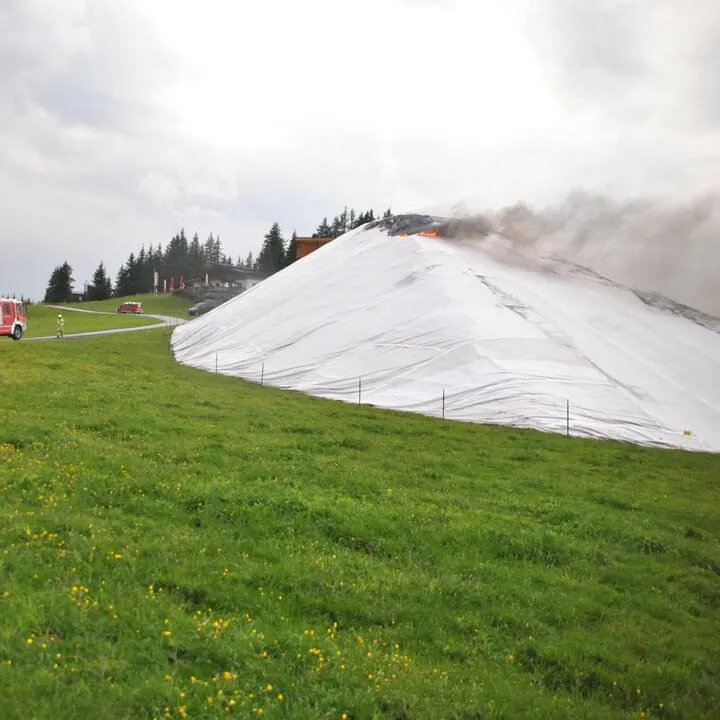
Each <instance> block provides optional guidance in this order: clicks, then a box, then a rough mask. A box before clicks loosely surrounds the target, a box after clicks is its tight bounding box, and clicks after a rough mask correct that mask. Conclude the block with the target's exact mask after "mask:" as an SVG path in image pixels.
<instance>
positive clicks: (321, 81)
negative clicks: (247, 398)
mask: <svg viewBox="0 0 720 720" xmlns="http://www.w3.org/2000/svg"><path fill="white" fill-rule="evenodd" d="M719 29H720V11H719V10H718V9H717V7H716V3H714V2H713V0H705V1H702V0H692V1H691V2H690V3H688V4H686V5H685V6H683V7H680V6H679V5H678V4H677V3H676V2H674V1H673V0H661V1H660V2H650V0H637V2H634V1H633V2H609V0H607V1H603V0H595V1H594V2H587V3H580V4H578V3H575V2H571V0H544V1H541V2H537V3H536V2H531V1H530V0H507V2H505V3H489V4H488V3H477V2H475V0H454V1H452V0H448V1H447V2H445V1H441V0H439V1H436V2H433V1H432V0H394V1H393V2H387V1H386V0H367V2H363V3H360V2H357V3H352V2H344V3H338V2H333V1H331V0H307V1H306V2H304V3H294V2H290V0H269V1H268V2H262V3H260V2H257V3H236V2H231V0H205V2H203V3H194V2H190V1H189V0H183V1H178V0H117V1H116V2H113V3H107V2H103V1H102V0H5V2H3V3H2V4H1V5H0V67H1V68H2V72H0V187H2V194H1V195H0V210H2V213H3V218H4V230H3V235H2V236H0V258H1V261H0V292H3V291H7V290H15V291H16V292H25V293H30V294H32V295H33V296H35V297H39V296H40V295H41V294H42V292H43V289H44V284H45V282H46V280H47V278H48V277H49V274H50V271H51V270H52V267H53V266H54V265H56V264H58V263H60V262H62V261H63V260H65V259H67V260H68V261H69V262H70V263H71V265H73V267H74V268H75V270H76V272H75V274H76V277H77V278H78V280H80V281H82V280H84V279H85V278H87V277H89V275H90V274H91V273H92V270H93V269H94V267H95V266H96V265H97V263H98V262H99V260H100V259H103V260H105V262H106V264H107V265H108V267H109V268H110V270H111V271H112V272H113V273H114V272H115V271H116V270H117V267H118V266H119V264H120V263H121V262H122V261H123V260H124V259H125V258H126V257H127V255H128V254H129V253H130V252H131V251H133V250H136V249H137V248H138V246H139V244H141V243H145V244H149V243H154V244H155V243H158V242H163V243H166V242H167V241H168V240H169V238H170V237H171V236H172V235H173V234H174V233H175V232H177V231H178V229H179V228H180V227H183V226H184V227H185V229H186V231H188V232H191V233H192V232H193V231H194V230H196V229H197V230H198V231H199V232H200V233H201V234H202V235H206V234H208V233H209V232H211V231H212V232H214V233H219V234H220V235H221V237H222V238H223V240H224V242H225V246H226V249H227V250H228V251H231V252H232V254H233V255H234V256H237V255H238V254H242V255H245V254H247V252H248V251H249V250H253V251H254V250H256V249H257V248H258V246H259V244H260V242H261V239H262V234H263V232H265V230H266V229H267V227H268V226H269V225H270V224H271V223H272V222H273V221H275V220H277V221H279V222H280V223H281V225H282V226H283V228H284V229H286V231H287V232H288V233H289V232H291V231H292V229H297V230H298V231H299V232H301V233H303V232H311V231H312V230H313V229H314V226H315V225H316V224H317V223H318V222H319V221H320V219H321V218H322V216H323V215H327V214H333V213H335V212H338V211H340V210H341V209H342V207H343V206H345V205H350V206H355V207H356V208H362V207H368V206H373V207H375V209H377V210H379V209H382V208H384V207H387V206H389V205H390V206H392V207H393V208H394V209H398V210H400V209H412V208H414V207H419V206H428V205H438V204H443V203H445V204H446V203H452V202H454V201H457V200H461V199H465V198H472V199H474V200H473V201H474V202H475V203H478V204H483V205H485V206H487V207H493V206H498V205H503V204H509V203H514V202H515V201H517V200H527V201H529V202H534V203H545V202H552V201H554V200H558V199H560V198H562V197H563V196H564V195H565V194H566V193H567V192H568V191H570V190H571V189H572V188H574V187H576V186H584V187H586V188H589V189H593V188H594V189H597V190H599V191H602V192H605V191H611V192H613V193H615V194H619V195H620V196H622V195H625V194H644V193H656V192H662V193H667V194H670V195H679V194H691V193H693V192H697V191H700V190H705V189H708V188H709V187H710V188H711V189H712V183H713V182H717V180H716V175H715V172H716V171H715V168H716V167H717V163H718V161H719V160H720V86H719V85H718V82H717V76H716V74H715V72H714V68H715V67H717V61H718V59H719V58H718V52H719V51H718V49H717V48H718V47H720V40H718V37H719V35H720V33H719ZM39 258H41V259H39ZM13 266H21V267H22V268H23V270H22V273H21V274H20V275H19V274H18V273H17V272H15V271H14V270H11V269H8V268H11V267H13ZM19 277H21V278H22V281H20V280H19V279H18V278H19ZM10 285H12V286H13V287H10Z"/></svg>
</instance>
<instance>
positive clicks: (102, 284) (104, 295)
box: [85, 262, 112, 300]
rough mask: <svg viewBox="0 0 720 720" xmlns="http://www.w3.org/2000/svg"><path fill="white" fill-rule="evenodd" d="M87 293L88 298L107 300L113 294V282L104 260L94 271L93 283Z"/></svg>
mask: <svg viewBox="0 0 720 720" xmlns="http://www.w3.org/2000/svg"><path fill="white" fill-rule="evenodd" d="M85 295H86V298H87V299H88V300H107V299H108V298H109V297H110V296H111V295H112V283H111V282H110V278H109V277H108V275H107V273H106V272H105V265H104V264H103V263H102V262H101V263H100V264H99V265H98V266H97V269H96V270H95V272H94V273H93V278H92V283H91V284H90V285H89V286H88V289H87V292H86V293H85Z"/></svg>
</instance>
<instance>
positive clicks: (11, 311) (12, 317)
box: [0, 298, 27, 340]
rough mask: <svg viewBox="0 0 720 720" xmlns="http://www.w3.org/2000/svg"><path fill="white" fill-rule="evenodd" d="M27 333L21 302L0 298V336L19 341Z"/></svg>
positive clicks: (23, 306) (23, 308)
mask: <svg viewBox="0 0 720 720" xmlns="http://www.w3.org/2000/svg"><path fill="white" fill-rule="evenodd" d="M26 331H27V313H26V311H25V305H24V303H23V302H22V301H21V300H14V299H11V298H0V335H5V336H8V337H11V338H12V339H13V340H19V339H20V338H21V337H22V336H23V333H24V332H26Z"/></svg>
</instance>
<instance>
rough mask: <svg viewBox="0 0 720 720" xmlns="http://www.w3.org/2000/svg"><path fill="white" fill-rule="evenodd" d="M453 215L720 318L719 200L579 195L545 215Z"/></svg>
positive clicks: (525, 210) (510, 210) (538, 253)
mask: <svg viewBox="0 0 720 720" xmlns="http://www.w3.org/2000/svg"><path fill="white" fill-rule="evenodd" d="M447 214H448V215H451V216H452V217H455V218H464V219H469V218H471V217H474V218H477V219H478V221H480V220H481V218H482V219H483V221H485V222H490V223H491V224H492V225H493V226H494V227H495V229H496V230H497V231H499V232H500V233H502V234H503V235H505V236H506V237H508V238H509V239H511V240H512V241H513V242H514V244H515V245H516V246H517V247H518V249H519V250H522V251H524V253H525V254H526V255H527V254H528V253H530V254H532V255H534V256H535V257H537V258H541V257H548V256H559V257H561V258H563V259H565V260H568V261H570V262H574V263H577V264H580V265H583V266H585V267H588V268H590V269H592V270H594V271H595V272H598V273H600V274H602V275H604V276H606V277H608V278H610V279H612V280H614V281H616V282H619V283H622V284H623V285H626V286H629V287H631V288H633V289H636V290H640V291H645V292H656V293H660V294H662V295H665V296H666V297H668V298H670V299H672V300H674V301H676V302H679V303H683V304H685V305H689V306H691V307H693V308H696V309H697V310H701V311H702V312H705V313H709V314H711V315H714V316H720V196H719V195H716V194H708V195H706V196H704V197H700V198H696V199H694V200H692V201H690V202H687V203H684V204H680V203H677V204H670V203H668V202H664V201H661V200H654V199H638V200H632V201H619V200H615V199H612V198H609V197H607V196H602V195H592V194H589V193H585V192H574V193H572V194H571V195H569V196H568V197H567V199H566V200H565V201H564V202H562V203H560V204H558V205H556V206H551V207H547V208H544V209H540V210H536V209H533V208H531V207H529V206H527V205H524V204H522V203H519V204H516V205H513V206H511V207H506V208H502V209H501V210H499V211H486V212H483V213H477V212H472V211H470V209H469V208H468V207H467V206H466V205H455V206H453V207H452V208H450V209H449V210H448V212H447Z"/></svg>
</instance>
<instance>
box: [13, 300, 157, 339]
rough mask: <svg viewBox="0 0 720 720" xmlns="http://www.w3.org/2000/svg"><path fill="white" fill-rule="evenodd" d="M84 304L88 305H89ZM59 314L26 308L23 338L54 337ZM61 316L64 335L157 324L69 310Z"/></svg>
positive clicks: (45, 308) (36, 307) (132, 317)
mask: <svg viewBox="0 0 720 720" xmlns="http://www.w3.org/2000/svg"><path fill="white" fill-rule="evenodd" d="M86 304H88V305H89V303H86ZM78 306H79V304H78ZM59 312H61V311H60V310H57V309H55V308H52V307H48V306H45V305H31V306H30V307H29V308H28V329H27V333H26V334H25V337H28V338H32V337H46V336H48V335H53V336H54V335H55V328H56V322H57V316H58V313H59ZM62 315H63V317H64V318H65V334H66V335H70V334H71V333H82V332H93V331H95V330H114V329H115V328H126V327H137V326H138V325H154V324H157V323H158V321H157V320H154V319H152V318H148V317H143V316H142V315H139V316H136V315H93V314H90V313H84V312H73V311H71V310H63V311H62ZM3 339H4V338H3Z"/></svg>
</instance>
